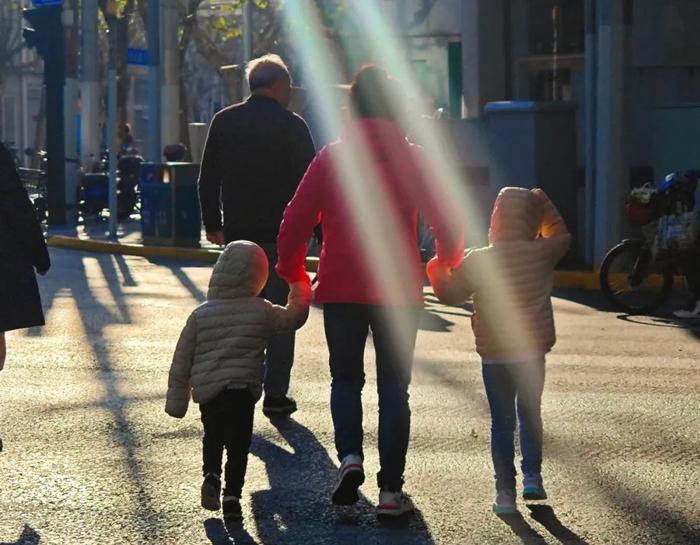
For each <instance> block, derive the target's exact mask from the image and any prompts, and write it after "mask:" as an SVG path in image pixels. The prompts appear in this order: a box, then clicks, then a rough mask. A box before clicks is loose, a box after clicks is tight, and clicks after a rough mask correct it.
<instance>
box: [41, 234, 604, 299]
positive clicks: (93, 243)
mask: <svg viewBox="0 0 700 545" xmlns="http://www.w3.org/2000/svg"><path fill="white" fill-rule="evenodd" d="M47 244H48V245H49V246H51V247H52V248H63V249H66V250H79V251H83V252H100V253H108V254H120V255H135V256H140V257H148V258H164V259H178V260H185V261H200V262H204V263H215V262H216V260H217V259H218V257H219V254H221V251H220V250H208V249H204V248H174V247H171V246H144V245H142V244H124V243H121V242H108V241H105V240H83V239H80V238H76V237H68V236H63V235H53V236H50V237H49V239H48V241H47ZM306 270H307V271H309V272H317V271H318V258H317V257H307V258H306ZM554 287H556V288H583V289H587V290H597V289H599V287H600V284H599V280H598V272H597V271H554Z"/></svg>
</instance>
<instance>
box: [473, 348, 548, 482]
mask: <svg viewBox="0 0 700 545" xmlns="http://www.w3.org/2000/svg"><path fill="white" fill-rule="evenodd" d="M544 367H545V365H544V360H541V361H535V362H519V363H497V362H484V363H483V365H482V372H483V377H484V387H485V388H486V397H487V398H488V401H489V407H490V408H491V456H492V458H493V468H494V471H495V472H496V475H495V476H496V489H497V490H503V489H514V488H515V465H514V463H513V459H514V458H515V445H514V434H515V424H516V414H517V422H519V424H520V453H521V455H522V462H521V469H522V472H523V474H524V475H525V474H531V473H537V474H539V473H540V471H541V468H542V415H541V411H540V408H541V402H542V390H543V388H544V375H545V372H544Z"/></svg>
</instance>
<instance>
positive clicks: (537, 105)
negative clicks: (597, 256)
mask: <svg viewBox="0 0 700 545" xmlns="http://www.w3.org/2000/svg"><path fill="white" fill-rule="evenodd" d="M484 111H485V114H486V130H487V133H488V143H489V156H490V157H489V170H490V173H489V178H490V187H491V191H492V192H493V196H494V197H495V195H496V194H497V193H498V191H499V190H500V189H501V188H502V187H506V186H518V187H528V188H532V187H541V188H542V189H543V190H544V191H545V192H546V193H547V195H549V197H550V199H552V202H553V203H554V204H555V205H556V207H557V208H558V209H559V211H560V212H561V214H562V216H563V218H564V220H565V221H566V225H567V227H568V229H569V231H570V232H571V234H572V241H573V243H572V248H571V250H570V252H569V257H570V258H580V257H582V255H581V254H582V250H583V248H582V245H581V243H580V242H581V241H580V239H579V237H578V231H579V218H580V217H581V216H582V214H580V213H579V210H581V209H582V206H583V202H584V198H585V197H584V188H583V187H579V184H578V183H577V175H576V173H577V157H576V108H575V105H574V104H572V103H569V102H552V103H549V102H532V101H510V102H490V103H489V104H487V105H486V107H485V110H484Z"/></svg>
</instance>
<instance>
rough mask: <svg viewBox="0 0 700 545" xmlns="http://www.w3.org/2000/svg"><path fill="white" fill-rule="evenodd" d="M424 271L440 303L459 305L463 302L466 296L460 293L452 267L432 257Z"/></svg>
mask: <svg viewBox="0 0 700 545" xmlns="http://www.w3.org/2000/svg"><path fill="white" fill-rule="evenodd" d="M426 273H427V274H428V280H430V285H431V286H432V287H433V291H434V292H435V296H436V297H437V298H438V299H439V300H440V302H441V303H443V304H445V305H460V304H462V303H463V302H464V299H465V298H466V296H465V294H463V293H460V289H459V282H458V281H457V280H458V279H457V277H456V276H455V274H454V269H450V268H449V267H447V266H446V265H444V264H443V263H440V262H439V261H438V259H437V257H434V258H433V259H431V260H430V261H428V265H427V267H426Z"/></svg>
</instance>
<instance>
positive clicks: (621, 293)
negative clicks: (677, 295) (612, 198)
mask: <svg viewBox="0 0 700 545" xmlns="http://www.w3.org/2000/svg"><path fill="white" fill-rule="evenodd" d="M671 176H674V178H673V179H672V178H671ZM681 178H682V176H681V175H679V174H674V175H669V177H667V178H666V182H670V181H673V180H676V179H678V180H680V179H681ZM662 187H663V184H662ZM669 187H670V189H668V188H667V189H663V190H661V191H659V193H658V194H657V193H656V191H654V194H653V198H652V200H651V202H648V204H647V206H649V215H648V216H647V217H645V218H644V220H643V221H639V219H638V217H639V212H638V210H639V209H636V210H633V211H632V212H633V213H631V212H630V209H629V208H628V211H627V215H628V219H629V220H630V222H631V223H636V224H643V225H642V227H641V232H642V236H641V237H640V238H629V239H625V240H623V241H622V242H620V243H619V244H617V245H616V246H614V247H613V248H611V249H610V251H608V253H607V254H606V256H605V258H604V259H603V262H602V264H601V268H600V288H601V291H602V292H603V295H604V296H605V297H606V299H607V300H608V301H609V302H610V303H611V304H612V305H613V307H615V308H616V309H618V310H620V311H623V312H626V313H628V314H653V313H654V312H655V311H656V310H657V309H658V308H659V307H661V306H662V305H663V304H664V303H665V302H666V301H667V300H668V298H669V295H670V294H671V290H672V289H673V283H674V277H675V276H676V274H677V273H679V272H682V271H680V268H681V267H680V261H681V256H682V255H683V253H684V252H688V251H700V248H698V247H697V243H696V247H695V249H692V248H691V249H690V250H688V249H683V250H678V249H675V248H673V246H670V247H663V248H661V249H659V236H660V235H659V221H661V219H662V218H663V217H664V215H666V214H669V213H671V212H673V211H674V209H675V208H676V207H677V203H678V202H680V200H682V199H686V197H685V196H684V195H682V194H681V191H686V190H685V189H682V188H681V189H678V187H677V186H676V187H672V186H670V185H669ZM688 187H689V188H690V190H687V191H688V193H690V194H693V195H694V192H695V187H694V185H693V184H692V183H689V184H688ZM679 195H680V196H679ZM693 204H694V202H690V201H686V203H685V209H686V210H687V209H688V206H687V205H690V207H689V209H690V210H692V207H693ZM628 206H629V203H628ZM647 220H648V221H647Z"/></svg>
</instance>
